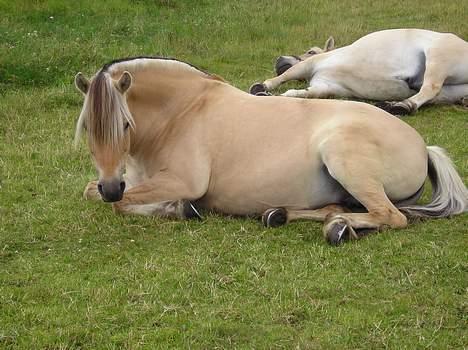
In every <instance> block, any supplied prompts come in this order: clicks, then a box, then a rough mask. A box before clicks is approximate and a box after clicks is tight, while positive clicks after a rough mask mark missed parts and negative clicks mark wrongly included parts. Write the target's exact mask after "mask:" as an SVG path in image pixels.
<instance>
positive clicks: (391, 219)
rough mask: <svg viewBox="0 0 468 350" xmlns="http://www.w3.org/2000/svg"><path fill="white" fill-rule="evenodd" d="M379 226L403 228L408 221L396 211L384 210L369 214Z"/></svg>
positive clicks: (391, 209)
mask: <svg viewBox="0 0 468 350" xmlns="http://www.w3.org/2000/svg"><path fill="white" fill-rule="evenodd" d="M370 214H371V215H372V216H374V217H375V218H376V219H377V221H378V222H380V224H381V226H389V227H391V228H404V227H406V226H408V219H407V218H406V216H405V215H403V214H402V213H401V212H400V211H399V210H398V209H393V208H386V209H382V210H379V211H375V212H370Z"/></svg>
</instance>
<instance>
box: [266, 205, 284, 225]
mask: <svg viewBox="0 0 468 350" xmlns="http://www.w3.org/2000/svg"><path fill="white" fill-rule="evenodd" d="M287 221H288V213H287V212H286V209H284V208H272V209H268V210H267V211H265V212H264V213H263V215H262V222H263V225H264V226H265V227H279V226H283V225H285V224H286V223H287Z"/></svg>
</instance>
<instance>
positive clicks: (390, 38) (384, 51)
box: [250, 29, 468, 115]
mask: <svg viewBox="0 0 468 350" xmlns="http://www.w3.org/2000/svg"><path fill="white" fill-rule="evenodd" d="M333 47H334V40H333V38H330V39H329V40H328V41H327V43H326V45H325V48H324V49H323V50H322V49H320V48H312V49H311V50H309V51H307V52H306V53H305V54H304V55H302V56H280V57H279V58H278V60H277V62H276V71H277V73H278V74H280V75H279V76H277V77H275V78H272V79H268V80H266V81H264V82H263V84H261V83H260V84H259V83H257V84H254V85H253V86H252V87H251V88H250V92H251V93H252V94H254V95H255V94H258V93H260V94H265V92H267V91H271V90H273V89H275V88H276V87H278V86H279V85H280V84H282V83H284V82H287V81H289V80H307V81H309V87H308V88H307V89H303V90H288V91H286V92H285V93H284V94H283V96H291V97H308V98H326V97H348V98H358V99H366V100H376V101H397V102H382V103H380V104H379V105H378V106H379V107H381V108H383V109H385V110H387V111H388V112H390V113H392V114H399V115H404V114H410V113H413V112H415V111H417V110H418V108H419V107H421V106H422V105H423V104H426V103H449V104H451V103H461V104H463V105H468V43H467V42H466V41H464V40H462V39H460V38H459V37H457V36H455V35H454V34H448V33H436V32H431V31H428V30H421V29H391V30H384V31H380V32H375V33H371V34H368V35H366V36H364V37H362V38H361V39H359V40H357V41H355V42H354V43H353V44H351V45H349V46H345V47H341V48H338V49H334V50H333Z"/></svg>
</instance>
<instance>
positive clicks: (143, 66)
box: [76, 59, 468, 242]
mask: <svg viewBox="0 0 468 350" xmlns="http://www.w3.org/2000/svg"><path fill="white" fill-rule="evenodd" d="M76 83H77V86H78V87H79V88H80V89H81V90H82V91H83V92H84V93H85V94H86V100H85V105H84V108H83V111H82V114H81V116H80V119H79V122H78V126H77V131H78V133H77V136H79V133H80V130H81V129H82V127H83V126H85V127H86V129H87V133H88V143H89V145H90V148H91V151H92V153H93V157H94V160H95V163H96V166H97V168H98V170H99V174H100V178H99V184H98V182H96V181H95V182H91V183H90V184H89V185H88V187H87V189H86V190H85V197H87V198H100V197H102V198H103V199H104V200H108V201H115V203H114V208H115V210H116V211H118V212H122V213H136V214H148V215H162V216H172V217H180V218H184V217H189V216H193V215H198V214H197V212H196V209H195V208H194V207H193V205H192V204H194V205H195V207H196V208H199V209H200V208H201V209H207V210H213V211H217V212H221V213H225V214H234V215H257V214H261V213H264V212H265V211H266V217H265V222H266V224H267V225H270V226H274V225H276V224H278V223H284V222H285V221H291V220H294V219H297V218H310V219H316V220H322V221H324V220H325V218H326V217H327V215H329V214H330V215H331V217H332V218H333V220H331V219H330V220H329V221H328V224H327V227H326V229H325V233H326V234H327V235H328V237H329V239H330V241H333V242H337V241H339V240H340V239H341V236H342V235H343V233H344V232H345V231H346V232H348V231H349V235H350V236H353V237H357V236H356V234H355V231H354V230H353V228H354V229H360V228H374V229H376V228H380V227H381V226H382V225H389V226H392V227H404V226H405V225H406V224H407V220H406V217H405V216H404V215H403V214H401V212H400V211H398V210H397V209H396V208H395V206H394V205H393V204H392V202H393V203H397V202H402V201H403V202H405V200H406V199H408V198H409V201H410V202H414V201H415V200H416V199H417V197H418V195H417V194H419V193H420V191H419V190H420V189H421V187H422V186H423V183H424V181H425V179H426V177H427V168H428V151H427V149H426V146H425V144H424V142H423V140H422V138H421V137H420V136H419V135H418V133H417V132H416V131H415V130H414V129H412V128H411V127H410V126H408V125H407V124H405V123H403V122H401V121H399V120H398V119H395V118H394V117H392V116H391V115H390V114H388V113H386V112H384V111H382V110H380V109H378V108H375V107H373V106H370V105H367V104H363V103H359V102H347V101H331V100H298V99H284V98H281V97H272V98H261V97H256V96H252V95H249V94H246V93H244V92H242V91H240V90H238V89H236V88H234V87H232V86H230V85H228V84H226V83H224V82H223V81H221V80H219V79H217V78H216V77H214V76H211V75H209V74H207V73H204V72H201V71H199V70H197V69H195V68H193V67H191V66H189V65H188V64H185V63H182V62H179V61H175V60H167V59H133V60H127V61H120V62H117V63H113V64H110V65H107V66H105V67H104V68H103V69H102V70H101V71H100V72H99V73H98V74H97V75H96V76H95V77H94V79H93V80H92V82H91V84H89V83H88V82H87V81H86V80H85V79H84V78H83V77H82V76H81V75H78V76H77V79H76ZM130 85H131V88H130ZM107 90H108V91H107ZM114 90H115V91H114ZM116 91H117V93H116ZM106 96H107V97H106ZM109 97H111V98H109ZM109 100H112V102H111V103H110V102H109ZM109 103H110V104H109ZM106 111H107V112H106ZM122 111H124V112H123V114H122ZM126 111H128V112H129V113H127V112H126ZM104 121H105V122H104ZM106 123H109V125H106ZM128 125H130V127H128V129H127V128H126V127H127V126H128ZM106 130H112V133H113V134H109V132H111V131H106ZM106 132H107V134H106V135H102V133H106ZM103 139H104V140H107V142H103V141H102V140H103ZM431 152H432V153H434V152H435V153H437V154H438V151H437V150H436V151H434V150H433V151H430V152H429V153H430V154H431ZM439 153H440V152H439ZM444 159H445V158H444ZM446 162H447V160H444V161H443V163H444V166H448V168H449V169H450V170H449V172H450V173H451V174H453V173H454V170H453V168H451V167H450V166H449V165H447V164H445V163H446ZM124 165H126V175H125V181H126V183H127V190H126V191H125V193H123V188H124V187H125V186H124V185H122V176H121V169H122V168H123V166H124ZM454 174H455V175H454V176H455V178H456V179H457V180H456V181H455V183H456V184H457V186H458V187H457V186H455V188H457V189H458V191H459V192H460V193H461V194H460V193H455V194H450V196H449V197H450V201H448V202H446V203H445V204H444V205H442V207H444V208H443V209H444V210H446V211H449V212H450V214H453V213H458V212H462V211H465V210H466V201H467V197H468V195H467V192H466V188H465V187H464V185H463V184H462V183H461V180H460V179H459V178H458V177H457V175H456V173H454ZM457 181H458V182H457ZM99 193H100V194H99ZM122 194H123V198H122ZM454 198H455V199H454ZM460 198H461V199H460ZM358 203H360V204H362V205H363V206H364V207H365V208H367V210H368V211H369V213H343V212H344V211H347V209H345V208H343V207H342V205H344V206H347V207H352V206H355V205H356V204H358ZM454 203H455V204H454ZM405 204H408V201H406V203H405ZM271 208H284V209H273V210H269V209H271ZM315 209H318V210H315ZM440 209H441V207H438V210H439V211H440ZM415 210H416V209H415ZM338 213H340V214H339V215H338ZM332 214H336V215H334V216H333V215H332ZM439 214H440V213H439ZM347 230H348V231H347ZM337 235H338V236H337ZM330 237H331V238H330ZM333 237H334V238H333ZM337 237H338V238H337Z"/></svg>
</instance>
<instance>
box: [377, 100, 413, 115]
mask: <svg viewBox="0 0 468 350" xmlns="http://www.w3.org/2000/svg"><path fill="white" fill-rule="evenodd" d="M375 106H376V107H378V108H380V109H383V110H384V111H386V112H388V113H390V114H393V115H398V116H401V115H408V114H411V110H410V108H409V107H407V106H406V105H404V104H403V103H398V102H379V103H376V104H375Z"/></svg>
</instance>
